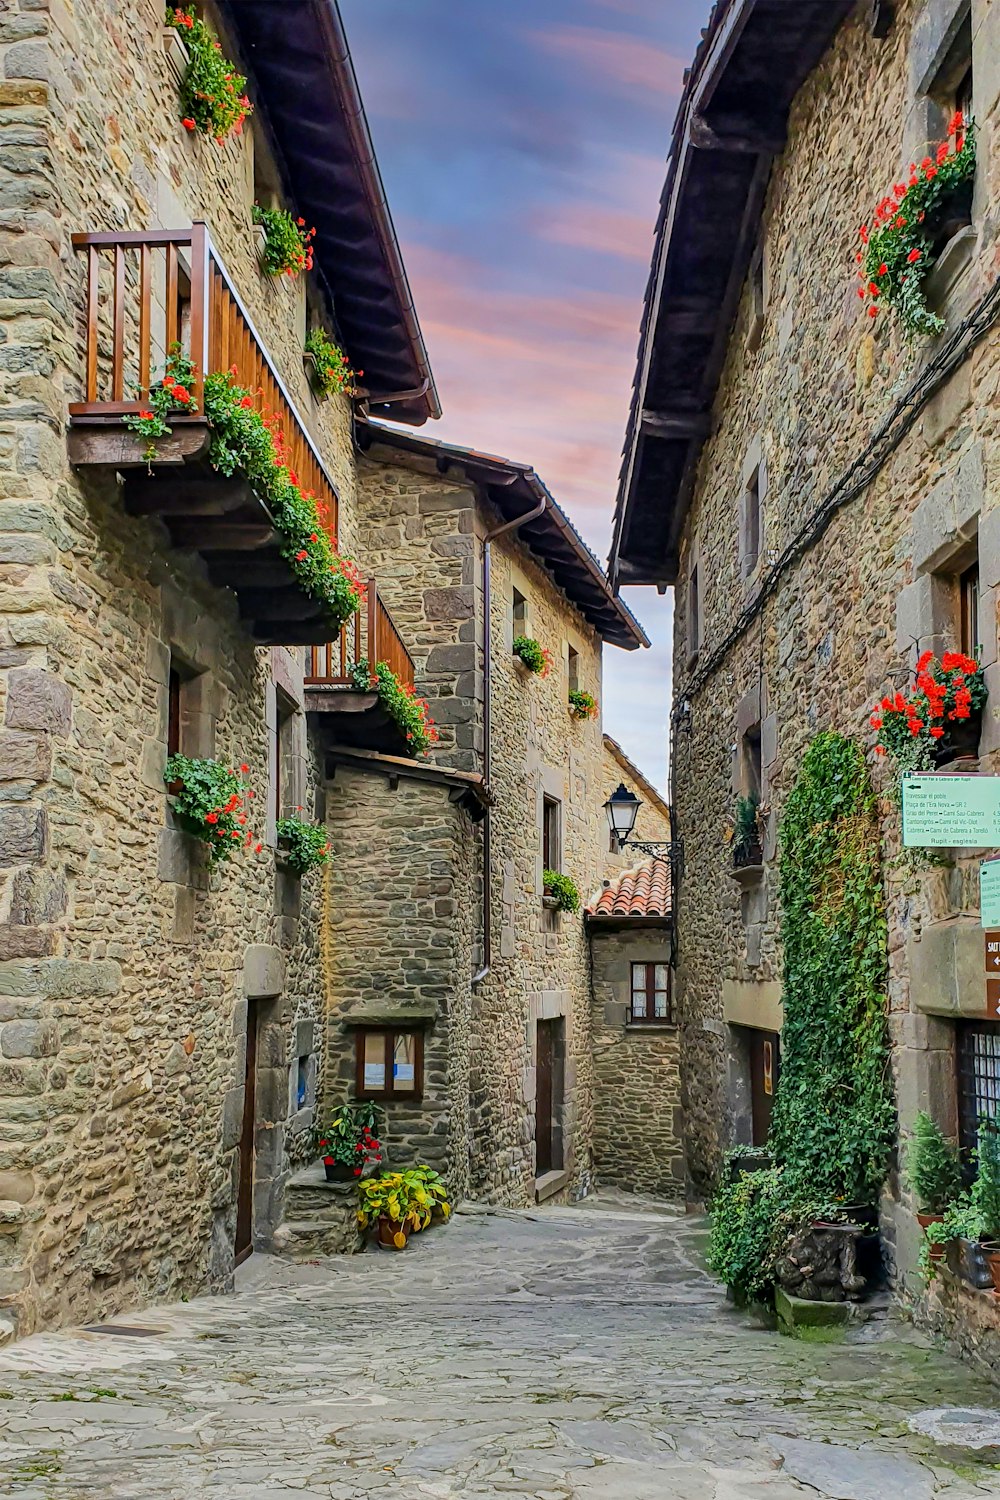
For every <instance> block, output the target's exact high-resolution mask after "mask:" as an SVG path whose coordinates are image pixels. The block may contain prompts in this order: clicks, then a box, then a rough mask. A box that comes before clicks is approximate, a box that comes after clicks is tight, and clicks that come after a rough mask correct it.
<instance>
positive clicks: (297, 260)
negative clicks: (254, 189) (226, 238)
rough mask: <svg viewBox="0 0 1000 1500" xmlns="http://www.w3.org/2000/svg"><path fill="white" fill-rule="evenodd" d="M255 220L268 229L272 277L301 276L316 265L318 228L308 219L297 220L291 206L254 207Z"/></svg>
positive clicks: (265, 254)
mask: <svg viewBox="0 0 1000 1500" xmlns="http://www.w3.org/2000/svg"><path fill="white" fill-rule="evenodd" d="M253 221H254V223H255V224H260V225H261V226H262V227H263V230H264V252H263V255H262V257H261V259H262V263H263V266H264V270H265V271H267V272H268V274H269V275H271V276H298V275H300V274H301V273H302V272H303V271H311V270H312V267H313V252H312V242H313V239H314V238H315V235H316V231H315V229H306V221H305V219H302V218H299V219H293V218H292V215H291V214H290V213H289V212H288V209H287V208H261V206H260V204H259V203H255V204H254V206H253Z"/></svg>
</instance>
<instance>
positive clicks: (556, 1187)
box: [535, 1168, 569, 1203]
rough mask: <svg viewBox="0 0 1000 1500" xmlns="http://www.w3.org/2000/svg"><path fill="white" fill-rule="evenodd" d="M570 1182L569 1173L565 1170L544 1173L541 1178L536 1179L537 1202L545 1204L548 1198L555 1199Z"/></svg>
mask: <svg viewBox="0 0 1000 1500" xmlns="http://www.w3.org/2000/svg"><path fill="white" fill-rule="evenodd" d="M568 1182H569V1172H568V1170H566V1169H565V1168H560V1169H559V1171H558V1172H543V1173H542V1175H541V1177H536V1178H535V1202H536V1203H544V1202H545V1200H546V1198H552V1197H554V1196H555V1194H556V1193H558V1192H560V1191H561V1190H562V1189H563V1188H564V1187H566V1185H567V1184H568Z"/></svg>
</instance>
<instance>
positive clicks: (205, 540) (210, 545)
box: [170, 519, 278, 552]
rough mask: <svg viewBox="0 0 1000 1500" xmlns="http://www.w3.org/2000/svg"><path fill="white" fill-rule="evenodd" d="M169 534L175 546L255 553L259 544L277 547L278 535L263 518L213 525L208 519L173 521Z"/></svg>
mask: <svg viewBox="0 0 1000 1500" xmlns="http://www.w3.org/2000/svg"><path fill="white" fill-rule="evenodd" d="M170 535H171V536H172V537H173V539H174V545H175V546H177V547H190V548H191V549H192V550H193V551H195V552H259V551H260V550H261V548H263V547H277V544H278V534H277V532H276V531H275V530H274V529H273V528H272V527H270V526H268V525H266V523H264V522H263V521H256V522H252V523H251V522H248V523H247V524H246V525H238V524H236V523H235V522H231V521H227V522H224V523H223V524H221V525H213V523H212V521H211V520H210V519H209V520H206V521H174V522H172V523H171V525H170Z"/></svg>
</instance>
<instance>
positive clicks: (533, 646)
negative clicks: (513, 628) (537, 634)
mask: <svg viewBox="0 0 1000 1500" xmlns="http://www.w3.org/2000/svg"><path fill="white" fill-rule="evenodd" d="M511 649H512V650H513V652H514V655H515V656H516V657H517V658H518V659H519V660H520V661H523V662H524V665H525V666H526V667H527V668H528V670H529V672H534V673H536V675H537V676H539V677H548V675H549V673H550V672H551V671H552V652H551V651H548V650H546V648H545V647H544V646H542V645H540V644H539V643H538V641H536V640H533V639H532V637H531V636H530V635H516V636H515V637H514V642H513V646H512V648H511Z"/></svg>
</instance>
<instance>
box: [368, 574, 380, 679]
mask: <svg viewBox="0 0 1000 1500" xmlns="http://www.w3.org/2000/svg"><path fill="white" fill-rule="evenodd" d="M377 661H378V587H377V585H376V583H375V580H374V578H369V580H368V673H369V678H370V681H371V685H372V687H377V686H378V677H377V676H376V674H375V664H376V662H377Z"/></svg>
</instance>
